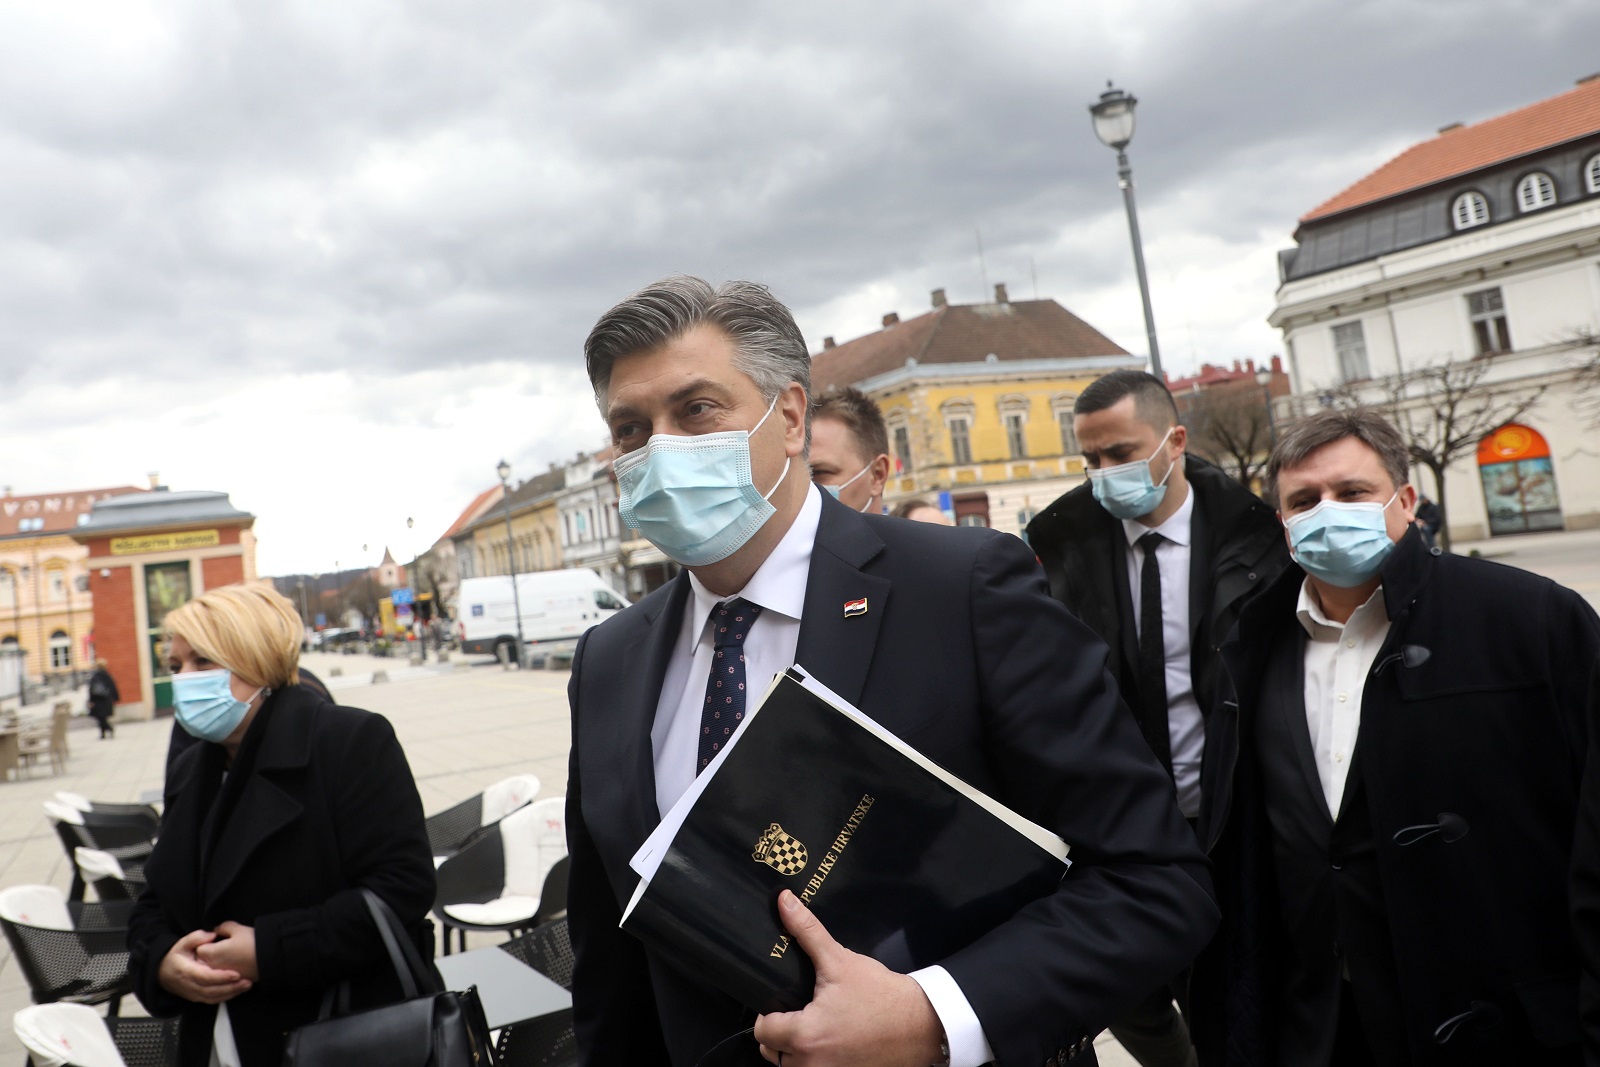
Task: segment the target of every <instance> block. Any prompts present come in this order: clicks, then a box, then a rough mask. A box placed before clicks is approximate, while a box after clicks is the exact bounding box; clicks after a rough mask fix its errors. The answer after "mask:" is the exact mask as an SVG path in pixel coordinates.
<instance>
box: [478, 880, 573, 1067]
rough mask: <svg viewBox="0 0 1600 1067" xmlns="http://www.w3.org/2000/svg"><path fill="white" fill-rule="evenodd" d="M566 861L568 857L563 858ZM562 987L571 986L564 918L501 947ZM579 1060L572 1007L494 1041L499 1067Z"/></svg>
mask: <svg viewBox="0 0 1600 1067" xmlns="http://www.w3.org/2000/svg"><path fill="white" fill-rule="evenodd" d="M563 863H565V860H563ZM500 950H501V951H502V952H508V953H510V954H511V955H512V956H515V957H516V958H517V959H518V960H521V961H522V962H523V963H524V964H526V965H527V966H529V967H532V968H533V969H534V970H536V971H538V972H539V973H540V974H542V975H544V976H545V977H546V978H549V979H550V980H551V981H552V982H555V983H556V984H557V985H559V986H561V987H562V988H563V989H571V988H572V960H573V957H572V938H571V937H570V936H569V934H568V931H567V920H566V919H565V918H561V919H555V920H553V921H551V922H547V923H542V924H541V925H539V926H536V927H534V928H533V929H532V930H529V931H528V932H527V933H525V934H522V935H520V936H518V937H514V938H512V939H511V940H510V941H507V942H506V943H505V944H503V945H501V946H500ZM577 1061H578V1039H577V1035H576V1034H575V1033H574V1031H573V1027H572V1009H570V1008H565V1009H563V1010H561V1011H558V1012H552V1013H551V1014H549V1015H546V1016H544V1017H543V1018H540V1019H535V1020H533V1021H532V1022H526V1023H517V1024H516V1025H515V1026H506V1027H502V1028H501V1030H500V1040H499V1041H498V1042H496V1044H495V1062H496V1063H497V1064H499V1065H500V1067H565V1065H567V1064H572V1063H576V1062H577Z"/></svg>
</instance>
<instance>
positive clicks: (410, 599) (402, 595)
mask: <svg viewBox="0 0 1600 1067" xmlns="http://www.w3.org/2000/svg"><path fill="white" fill-rule="evenodd" d="M416 599H417V598H416V595H415V594H414V593H413V592H412V591H411V589H410V587H408V586H401V587H400V588H399V589H396V590H395V591H394V592H392V593H390V594H389V601H390V602H391V603H392V604H394V606H395V607H397V608H398V607H399V606H400V605H402V604H412V603H415V602H416Z"/></svg>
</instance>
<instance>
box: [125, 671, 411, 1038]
mask: <svg viewBox="0 0 1600 1067" xmlns="http://www.w3.org/2000/svg"><path fill="white" fill-rule="evenodd" d="M225 755H226V754H225V752H224V750H223V748H222V746H220V745H214V744H205V743H203V744H197V745H195V746H193V747H192V748H190V749H189V750H188V751H186V752H184V753H183V755H182V756H181V757H179V759H178V761H177V764H176V766H175V768H174V772H173V774H172V775H171V776H170V777H169V780H168V783H167V790H166V811H165V815H164V817H163V819H162V824H161V836H160V838H159V839H158V840H157V842H156V847H155V851H154V852H153V853H152V854H151V856H150V859H149V861H148V862H147V864H146V865H145V877H146V878H147V879H148V880H149V888H148V889H147V890H146V891H145V892H144V894H143V895H141V896H140V898H139V900H138V903H137V904H136V905H135V906H134V910H133V917H132V920H131V923H130V926H131V929H130V931H129V937H128V944H129V949H130V951H131V958H130V960H129V968H130V971H131V973H132V975H133V979H134V992H135V993H137V994H138V997H139V1000H140V1002H141V1003H143V1004H144V1006H145V1008H146V1009H147V1010H148V1011H149V1012H150V1013H151V1014H152V1015H175V1014H179V1013H181V1014H182V1016H183V1048H182V1055H181V1062H182V1063H183V1064H184V1067H204V1065H205V1064H206V1062H207V1057H208V1056H209V1054H210V1048H211V1031H212V1025H213V1022H214V1019H215V1009H214V1008H212V1007H209V1006H207V1005H203V1004H194V1003H191V1002H189V1001H186V1000H182V999H180V998H178V997H176V996H174V995H173V994H171V993H169V992H167V991H166V990H165V989H163V988H162V987H161V985H160V982H159V981H158V979H157V973H158V970H159V968H160V966H161V961H162V959H163V958H164V957H165V956H166V954H167V952H168V951H169V950H170V949H171V948H172V946H173V944H174V943H175V942H176V941H177V940H178V939H179V938H180V937H182V936H183V935H185V934H187V933H189V932H190V931H193V930H197V929H206V930H210V929H214V928H215V927H216V926H217V925H218V924H219V923H222V922H224V921H227V920H230V919H231V920H233V921H235V922H239V923H243V924H244V925H246V926H253V927H254V928H255V936H256V960H257V966H258V969H259V970H260V975H261V977H260V981H259V982H257V984H256V985H255V986H254V987H253V988H252V989H251V990H250V991H249V992H247V993H244V994H243V995H241V996H239V997H236V998H235V999H233V1000H232V1001H230V1002H229V1004H228V1013H229V1017H230V1019H231V1021H232V1024H233V1030H234V1035H235V1040H236V1042H237V1044H238V1047H239V1054H240V1057H241V1058H242V1060H243V1064H244V1067H277V1064H278V1061H279V1059H280V1057H281V1056H282V1053H283V1039H284V1033H285V1032H286V1031H288V1030H290V1029H293V1028H294V1027H296V1026H299V1025H300V1024H302V1023H305V1022H308V1021H310V1020H311V1019H314V1018H315V1017H316V1015H317V1011H318V1008H319V1004H320V999H321V997H322V993H323V990H324V989H325V988H326V987H327V986H328V985H329V984H331V983H334V982H338V981H339V980H341V979H345V978H349V979H350V980H351V986H352V1002H353V1003H354V1004H355V1005H357V1006H362V1005H366V1006H370V1005H374V1004H380V1003H385V1002H388V1001H392V1000H396V999H398V998H399V996H400V991H399V986H398V983H397V982H396V980H395V978H394V976H393V969H392V967H391V965H390V963H389V957H388V955H387V954H386V953H385V951H384V948H383V942H382V941H381V940H380V938H379V935H378V932H377V929H376V928H375V927H374V926H373V923H372V919H371V916H370V915H369V913H368V911H367V906H366V902H365V901H364V900H363V898H362V896H361V892H360V890H361V889H362V888H368V889H371V890H373V891H374V892H376V893H377V894H378V895H379V896H380V897H382V898H383V899H384V900H385V901H386V902H388V904H389V905H390V906H391V907H392V908H394V910H395V913H396V914H397V915H398V916H399V917H400V919H401V921H402V922H404V923H405V924H407V925H408V926H410V927H413V928H414V929H415V930H416V935H417V938H418V944H419V947H422V948H424V950H425V951H426V952H427V954H428V955H431V939H432V936H431V930H429V929H428V927H427V924H426V923H425V922H424V917H425V916H426V914H427V911H428V908H429V907H430V906H431V905H432V904H433V899H434V875H433V858H432V854H431V851H430V850H429V848H428V835H427V833H426V831H425V830H424V829H423V815H422V801H421V799H420V798H419V797H418V796H417V787H416V784H415V782H414V781H413V780H412V778H411V770H410V768H409V767H408V766H407V765H406V758H405V753H404V752H403V751H402V750H401V748H400V743H399V741H398V740H396V738H395V736H394V730H393V728H392V727H390V725H389V723H388V721H387V720H385V719H384V718H383V717H382V716H379V715H374V714H372V713H370V712H366V711H360V710H357V709H355V708H343V707H338V706H336V705H333V704H330V703H327V702H326V701H324V700H323V699H322V698H321V697H320V696H318V695H316V694H315V693H313V692H311V691H310V690H307V689H305V688H304V687H302V686H289V687H288V688H286V689H283V690H280V691H279V692H277V693H274V694H272V695H271V696H270V697H269V698H268V700H267V702H266V703H265V704H263V705H262V707H261V710H260V711H259V712H257V714H256V719H255V721H254V722H253V723H251V725H250V729H249V730H248V731H247V733H246V735H245V738H244V741H243V743H242V744H241V745H240V749H239V753H238V756H237V757H236V759H235V761H234V764H233V766H232V768H231V769H229V774H228V777H227V780H226V782H224V781H223V771H224V763H225ZM214 808H215V809H216V812H217V814H216V816H215V817H214V818H213V816H212V814H211V813H212V811H213V809H214ZM208 819H213V821H214V822H220V823H221V825H220V826H215V825H208Z"/></svg>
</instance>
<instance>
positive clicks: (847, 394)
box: [811, 385, 889, 463]
mask: <svg viewBox="0 0 1600 1067" xmlns="http://www.w3.org/2000/svg"><path fill="white" fill-rule="evenodd" d="M821 418H829V419H838V420H839V421H840V422H842V423H844V426H845V429H847V430H849V431H850V436H851V437H852V438H853V439H854V440H855V443H856V447H857V448H858V449H859V450H860V453H861V458H862V459H864V460H866V461H867V462H869V463H870V462H872V461H873V460H875V459H877V458H878V457H879V456H887V455H888V454H889V431H888V429H887V428H885V427H884V425H883V412H881V411H879V410H878V404H877V402H876V401H875V400H873V399H872V398H871V397H870V396H868V395H867V394H866V393H863V392H862V391H861V390H859V389H857V388H856V387H855V386H853V385H846V386H838V385H835V386H832V387H830V388H828V389H824V390H823V391H822V394H821V395H820V396H818V397H817V399H816V401H815V402H814V403H813V404H812V405H811V421H812V422H813V423H814V422H816V420H818V419H821Z"/></svg>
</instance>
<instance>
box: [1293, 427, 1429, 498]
mask: <svg viewBox="0 0 1600 1067" xmlns="http://www.w3.org/2000/svg"><path fill="white" fill-rule="evenodd" d="M1346 437H1354V438H1355V439H1356V440H1357V441H1360V442H1361V443H1362V444H1364V445H1366V446H1367V447H1368V448H1370V449H1372V450H1373V451H1374V452H1376V453H1377V454H1378V459H1380V460H1381V461H1382V462H1383V467H1384V470H1386V471H1388V473H1389V480H1390V481H1391V482H1392V483H1394V487H1395V488H1396V489H1398V488H1400V487H1401V486H1402V485H1405V484H1406V483H1408V482H1410V481H1411V453H1410V450H1409V449H1408V448H1407V447H1406V442H1405V439H1404V438H1403V437H1401V436H1400V431H1399V430H1396V429H1395V428H1394V425H1393V424H1392V423H1391V422H1390V421H1389V420H1388V419H1386V418H1384V417H1383V416H1382V415H1380V414H1379V413H1378V412H1376V411H1374V410H1373V409H1371V408H1342V409H1333V410H1329V411H1319V412H1317V413H1316V414H1315V415H1311V416H1309V417H1307V418H1304V419H1301V420H1300V421H1299V422H1297V423H1295V424H1294V425H1293V426H1291V427H1290V428H1289V429H1288V430H1287V431H1285V432H1284V433H1283V434H1282V435H1281V436H1280V437H1279V438H1278V444H1277V446H1276V447H1275V448H1273V450H1272V457H1271V458H1270V459H1268V460H1267V493H1268V494H1269V495H1271V496H1274V497H1276V496H1277V495H1278V475H1279V474H1281V473H1282V472H1283V471H1285V470H1293V469H1294V468H1296V467H1298V466H1300V465H1301V464H1302V463H1304V462H1305V461H1306V460H1307V459H1308V458H1309V457H1310V455H1311V453H1313V452H1315V451H1316V450H1317V449H1319V448H1323V447H1325V446H1327V445H1331V444H1333V443H1334V442H1335V441H1342V440H1344V439H1345V438H1346Z"/></svg>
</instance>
